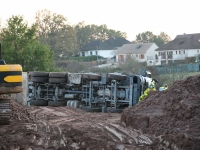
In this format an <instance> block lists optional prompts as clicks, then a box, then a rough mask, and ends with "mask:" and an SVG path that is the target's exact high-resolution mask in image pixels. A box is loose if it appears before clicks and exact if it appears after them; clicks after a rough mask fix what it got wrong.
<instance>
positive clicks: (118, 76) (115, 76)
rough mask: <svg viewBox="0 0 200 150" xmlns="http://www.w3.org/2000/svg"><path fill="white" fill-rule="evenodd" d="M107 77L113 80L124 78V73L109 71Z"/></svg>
mask: <svg viewBox="0 0 200 150" xmlns="http://www.w3.org/2000/svg"><path fill="white" fill-rule="evenodd" d="M108 78H109V79H113V80H120V81H123V80H126V75H121V74H115V73H109V74H108Z"/></svg>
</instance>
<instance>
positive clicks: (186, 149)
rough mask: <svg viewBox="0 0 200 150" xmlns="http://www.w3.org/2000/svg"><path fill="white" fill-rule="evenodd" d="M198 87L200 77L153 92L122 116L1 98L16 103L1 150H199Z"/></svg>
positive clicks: (0, 131)
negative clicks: (25, 103)
mask: <svg viewBox="0 0 200 150" xmlns="http://www.w3.org/2000/svg"><path fill="white" fill-rule="evenodd" d="M112 77H113V76H112ZM95 79H97V76H95ZM120 79H121V78H120ZM54 81H55V80H54ZM133 83H134V82H133ZM199 85H200V76H199V75H196V76H190V77H188V78H186V79H184V80H177V81H175V82H174V83H173V84H172V85H171V86H170V87H169V88H168V89H167V90H164V91H158V90H156V91H151V92H150V93H149V95H148V96H147V97H146V98H145V99H144V100H142V101H141V102H138V103H137V104H134V105H133V106H130V105H129V106H128V107H125V108H124V109H123V110H122V112H118V113H116V112H103V111H100V112H88V111H85V110H83V109H80V108H76V107H73V108H72V107H70V106H71V105H70V104H69V105H67V104H66V105H65V106H59V107H54V106H50V105H48V106H36V105H30V106H27V105H22V104H20V103H19V102H17V101H16V100H14V99H12V97H10V96H9V95H2V98H3V99H10V98H11V100H10V110H11V111H10V123H9V124H8V125H1V126H0V141H1V142H0V149H2V150H8V149H10V150H23V149H24V150H43V149H48V150H56V149H59V150H61V149H69V150H73V149H74V150H79V149H80V150H84V149H85V150H93V149H95V150H114V149H115V150H198V149H200V148H199V147H200V120H199V118H200V109H199V107H200V94H199V91H200V86H199ZM84 86H85V85H84ZM120 88H122V86H121V85H120ZM133 91H134V90H133ZM68 92H69V90H68ZM73 92H74V91H73ZM107 92H108V91H107ZM74 93H75V92H74ZM99 95H101V94H99ZM118 95H119V94H118ZM120 95H121V96H120V97H123V96H122V95H123V94H122V92H121V94H120ZM68 96H69V95H68ZM74 99H75V97H74ZM32 100H34V98H33V99H32ZM41 100H43V98H42V97H41ZM108 101H109V99H108ZM92 102H93V101H92ZM92 102H91V103H89V104H90V105H89V106H92V105H93V103H92ZM115 102H116V101H115ZM111 103H112V101H111ZM111 103H110V102H109V103H108V104H111ZM95 104H96V105H97V104H98V103H97V102H95ZM116 104H120V105H121V103H120V101H119V102H118V101H117V102H116ZM129 104H130V103H129ZM96 105H95V106H96ZM97 106H98V105H97ZM100 106H102V105H100ZM115 106H116V107H115V108H117V105H115ZM123 106H124V104H123ZM125 106H126V105H125Z"/></svg>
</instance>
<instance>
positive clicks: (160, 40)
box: [134, 31, 171, 47]
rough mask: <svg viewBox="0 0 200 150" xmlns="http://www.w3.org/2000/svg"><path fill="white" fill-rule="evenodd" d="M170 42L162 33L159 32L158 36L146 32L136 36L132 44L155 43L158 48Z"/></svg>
mask: <svg viewBox="0 0 200 150" xmlns="http://www.w3.org/2000/svg"><path fill="white" fill-rule="evenodd" d="M170 40H171V39H170V37H169V36H168V35H167V34H166V33H164V32H161V33H160V34H159V35H154V34H153V33H152V32H150V31H146V32H143V33H139V34H138V35H136V40H135V41H134V42H135V43H151V42H154V43H156V45H158V47H160V46H162V45H164V44H166V43H167V42H169V41H170Z"/></svg>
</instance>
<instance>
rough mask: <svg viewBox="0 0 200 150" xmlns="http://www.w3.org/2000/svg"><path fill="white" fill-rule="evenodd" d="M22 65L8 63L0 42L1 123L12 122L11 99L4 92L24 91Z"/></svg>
mask: <svg viewBox="0 0 200 150" xmlns="http://www.w3.org/2000/svg"><path fill="white" fill-rule="evenodd" d="M22 82H23V77H22V67H21V65H19V64H13V65H11V64H6V63H5V61H4V60H2V58H1V43H0V125H5V124H9V123H10V111H11V109H10V99H9V98H6V97H4V96H3V95H4V94H11V93H20V92H22Z"/></svg>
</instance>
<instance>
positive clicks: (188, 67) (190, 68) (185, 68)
mask: <svg viewBox="0 0 200 150" xmlns="http://www.w3.org/2000/svg"><path fill="white" fill-rule="evenodd" d="M153 68H154V69H155V72H157V73H159V74H171V73H181V72H199V71H200V64H181V65H176V66H154V67H153ZM146 70H149V69H147V68H145V69H144V68H143V69H140V70H139V74H141V73H144V72H145V71H146Z"/></svg>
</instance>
